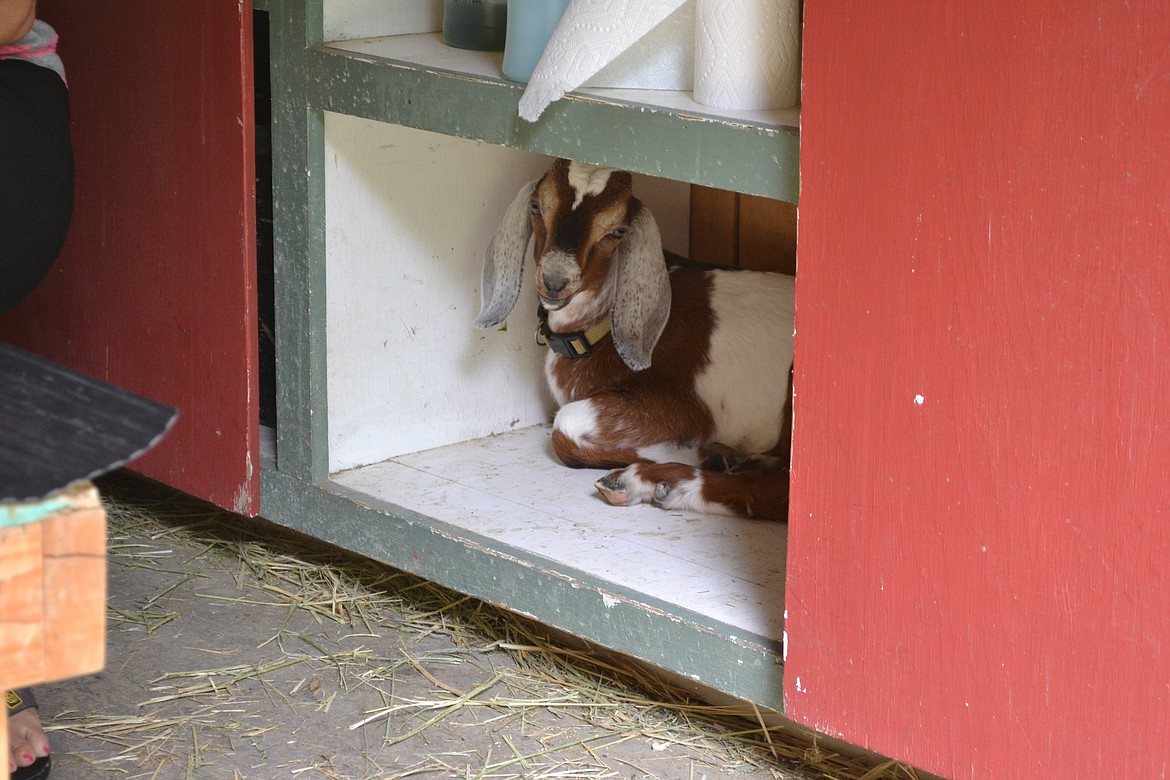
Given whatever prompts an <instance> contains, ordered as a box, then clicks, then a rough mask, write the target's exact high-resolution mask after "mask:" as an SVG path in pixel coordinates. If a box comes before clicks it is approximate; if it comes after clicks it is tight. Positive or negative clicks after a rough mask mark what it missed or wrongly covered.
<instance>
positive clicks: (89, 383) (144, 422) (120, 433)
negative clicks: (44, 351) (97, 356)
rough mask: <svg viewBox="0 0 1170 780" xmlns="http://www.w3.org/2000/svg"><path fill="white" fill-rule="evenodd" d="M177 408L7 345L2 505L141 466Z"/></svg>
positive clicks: (0, 359) (0, 404)
mask: <svg viewBox="0 0 1170 780" xmlns="http://www.w3.org/2000/svg"><path fill="white" fill-rule="evenodd" d="M176 416H177V415H176V413H175V410H173V409H171V408H169V407H166V406H162V405H161V404H157V403H155V402H154V401H149V400H147V399H145V398H142V397H140V396H137V395H134V394H132V393H128V392H126V391H125V390H120V389H118V388H116V387H113V386H111V385H108V384H106V383H104V382H99V381H98V380H96V379H90V378H89V377H87V376H84V375H82V374H79V373H77V372H75V371H71V370H69V369H67V368H64V367H63V366H60V365H57V364H56V363H53V362H51V361H49V360H45V359H44V358H41V357H37V356H36V355H33V354H31V353H28V352H25V351H23V350H20V349H17V348H16V347H13V346H10V345H8V344H3V343H0V501H35V500H39V499H41V498H43V497H44V496H45V495H46V494H48V493H51V492H53V491H54V490H58V489H60V488H63V487H66V486H68V485H70V484H72V483H74V482H78V481H80V480H84V479H92V478H94V477H97V476H100V475H101V474H104V473H106V472H108V471H111V470H113V469H116V468H118V467H119V466H122V465H124V464H125V463H127V462H129V461H131V460H134V459H135V458H137V457H138V456H139V455H142V454H143V453H144V452H146V451H147V450H149V449H150V448H151V447H153V446H154V445H155V444H156V443H158V441H159V440H160V439H161V438H162V437H163V435H164V434H165V433H166V432H167V431H168V430H169V429H170V427H171V425H173V424H174V421H175V417H176Z"/></svg>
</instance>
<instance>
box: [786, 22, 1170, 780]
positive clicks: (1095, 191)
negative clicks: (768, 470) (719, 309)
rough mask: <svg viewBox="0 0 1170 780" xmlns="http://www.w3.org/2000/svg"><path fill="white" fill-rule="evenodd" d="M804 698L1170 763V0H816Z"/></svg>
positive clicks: (1000, 779) (801, 522) (841, 723)
mask: <svg viewBox="0 0 1170 780" xmlns="http://www.w3.org/2000/svg"><path fill="white" fill-rule="evenodd" d="M805 15H806V20H805V21H806V27H805V39H804V53H805V63H804V76H803V77H804V103H803V112H802V135H801V142H802V155H801V156H802V163H801V165H802V171H801V172H802V191H801V204H800V205H801V208H800V233H799V269H800V270H799V284H798V289H797V337H796V338H797V344H796V349H797V369H796V376H795V389H796V394H797V397H796V405H795V417H796V429H795V440H794V448H795V449H794V457H793V497H792V512H791V524H790V548H789V549H790V551H791V552H790V555H789V562H788V566H789V584H788V605H787V606H788V626H787V628H788V634H789V651H788V663H787V665H786V670H785V687H786V698H787V705H788V711H789V714H790V715H791V716H792V717H794V718H795V719H797V720H799V721H803V722H805V723H807V724H809V725H810V726H813V727H816V728H818V729H821V730H823V731H826V732H829V733H832V734H836V735H841V736H843V737H845V738H846V739H848V740H851V741H853V742H856V743H859V744H862V745H865V746H868V747H870V748H873V749H876V750H879V751H881V752H884V753H887V754H890V755H892V756H895V757H898V758H901V759H905V760H908V761H910V762H912V763H914V764H917V765H920V766H922V767H924V768H926V769H929V770H932V771H935V772H939V773H942V774H944V775H947V776H951V777H964V778H965V777H980V778H996V779H997V780H1006V779H1007V778H1055V777H1060V778H1093V779H1094V780H1095V779H1096V778H1100V777H1163V776H1166V773H1167V768H1168V765H1170V740H1168V739H1167V735H1168V734H1170V574H1168V571H1170V567H1168V565H1167V561H1170V478H1168V475H1170V299H1168V291H1170V257H1168V254H1170V4H1165V3H1160V2H1153V1H1152V0H1150V1H1147V2H1141V1H1140V0H1139V2H1130V3H1119V2H1112V0H1102V1H1101V2H1083V3H1061V2H1035V3H1023V4H1011V5H1004V4H1003V3H998V2H991V0H941V1H940V2H935V3H920V2H912V1H911V0H902V1H901V2H884V3H874V2H870V1H869V0H847V1H834V2H823V1H821V0H807V2H806V4H805Z"/></svg>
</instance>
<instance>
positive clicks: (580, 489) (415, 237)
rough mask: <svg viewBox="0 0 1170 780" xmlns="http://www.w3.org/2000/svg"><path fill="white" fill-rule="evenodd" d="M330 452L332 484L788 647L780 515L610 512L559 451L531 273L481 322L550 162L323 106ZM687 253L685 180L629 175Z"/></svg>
mask: <svg viewBox="0 0 1170 780" xmlns="http://www.w3.org/2000/svg"><path fill="white" fill-rule="evenodd" d="M325 138H326V145H325V162H326V165H325V172H326V176H325V181H326V185H325V190H326V258H327V262H326V268H327V276H326V287H327V314H326V321H327V364H328V398H329V404H328V409H329V463H330V472H331V479H332V480H333V482H334V483H336V484H338V485H341V486H344V487H346V488H349V489H352V490H354V491H357V492H358V493H359V494H361V495H365V496H368V497H370V498H371V499H373V500H375V501H380V502H385V503H386V504H393V505H396V506H402V507H405V508H407V509H409V510H411V511H413V512H417V513H419V514H420V515H425V516H427V517H433V518H436V519H438V520H442V521H443V522H446V523H449V524H451V525H452V526H455V527H458V528H460V529H465V530H467V531H470V532H472V533H474V534H477V535H479V536H481V537H485V538H488V539H493V540H497V541H498V542H501V543H503V544H505V545H508V546H509V547H512V548H515V549H517V550H520V551H523V552H524V553H526V554H529V555H533V556H536V557H537V558H538V559H545V560H552V561H557V562H560V563H562V564H564V565H567V566H571V567H573V568H575V569H579V570H583V571H587V572H590V573H591V574H593V575H595V576H598V577H600V578H602V579H603V580H605V581H608V582H611V583H613V585H614V586H616V587H618V588H620V589H621V590H623V591H627V592H634V593H641V594H644V595H645V596H647V597H649V598H650V599H652V600H653V599H657V600H660V601H661V602H663V603H664V604H677V605H683V606H684V607H685V608H686V609H687V610H689V611H693V612H695V613H697V614H700V615H703V616H705V617H706V618H710V619H714V620H717V621H719V622H721V623H724V624H727V625H729V626H731V627H734V628H735V629H737V630H742V631H743V632H744V634H745V635H746V636H756V637H763V638H769V639H771V640H779V639H780V637H781V634H782V626H783V616H782V609H783V602H784V598H783V593H784V577H783V568H784V560H785V549H784V541H785V533H784V528H783V526H781V525H777V524H771V523H759V522H752V521H746V520H733V519H727V518H688V517H681V516H678V515H672V514H669V513H666V512H663V511H661V510H659V509H655V508H651V507H634V508H630V509H625V508H615V507H611V506H609V505H608V504H606V503H604V502H603V501H602V500H601V499H600V498H599V497H598V496H597V494H596V491H595V490H594V488H593V482H594V481H595V480H596V479H597V478H598V477H599V476H600V475H601V474H602V473H603V472H599V471H591V470H578V469H569V468H566V467H564V466H562V465H561V464H560V463H559V462H557V461H556V459H555V458H554V456H553V455H552V453H551V450H550V447H549V428H548V423H549V422H550V421H551V418H552V414H553V412H554V411H555V408H554V406H553V404H552V401H551V399H550V397H549V395H548V392H547V389H546V387H545V382H544V372H543V362H544V358H545V354H546V350H545V348H543V347H539V346H537V345H536V344H535V341H534V338H533V331H534V329H535V326H536V316H535V312H536V299H535V295H534V294H533V291H532V284H531V278H530V277H531V266H529V268H528V270H527V272H526V276H525V286H524V292H523V294H522V296H521V300H520V302H519V303H518V304H517V307H516V310H515V311H514V313H513V315H512V316H511V317H510V318H509V320H508V322H507V328H506V330H496V331H489V332H483V331H478V330H476V329H475V328H474V327H473V326H472V324H471V323H472V320H473V319H474V317H475V315H476V314H477V313H478V311H479V304H480V292H479V289H480V276H481V267H482V262H483V253H484V250H485V249H486V247H487V243H488V241H489V239H490V237H491V235H492V233H493V232H494V231H495V229H496V227H497V225H498V224H499V220H500V218H501V216H502V215H503V213H504V210H505V209H506V207H507V205H508V204H509V203H510V202H511V200H512V199H513V197H514V196H515V193H516V192H517V191H518V190H519V189H520V187H521V186H522V185H523V184H524V183H525V182H527V181H530V180H531V179H533V178H536V177H537V176H539V175H540V174H541V173H542V172H543V171H544V170H545V168H546V167H547V166H548V164H549V159H548V158H547V157H543V156H541V155H538V154H533V153H529V152H521V151H516V150H512V149H507V148H504V147H499V146H493V145H490V144H485V143H481V142H476V141H467V140H462V139H459V138H455V137H451V136H446V135H440V134H436V133H431V132H427V131H422V130H415V129H411V128H406V127H401V126H396V125H391V124H387V123H380V122H373V121H369V120H365V119H360V118H352V117H346V116H341V115H335V114H326V119H325ZM634 186H635V192H636V193H637V194H638V196H639V197H640V198H641V199H642V200H643V202H644V203H645V204H646V205H647V206H648V207H649V208H650V210H651V211H652V212H653V213H654V214H655V217H656V218H657V220H658V222H659V225H660V228H661V230H662V232H663V238H664V244H665V246H666V248H667V249H669V250H670V251H672V252H676V253H678V254H681V255H686V254H687V235H688V220H689V208H688V207H689V201H688V199H689V187H688V186H687V185H686V184H682V183H679V182H674V181H668V180H664V179H656V178H653V177H649V176H644V175H638V176H636V177H635V185H634Z"/></svg>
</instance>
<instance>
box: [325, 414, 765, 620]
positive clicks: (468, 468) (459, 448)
mask: <svg viewBox="0 0 1170 780" xmlns="http://www.w3.org/2000/svg"><path fill="white" fill-rule="evenodd" d="M549 440H550V428H549V427H547V426H535V427H531V428H525V429H522V430H518V431H514V432H510V433H505V434H501V435H497V436H491V437H487V438H483V439H477V440H474V441H468V442H462V443H459V444H455V445H451V446H447V447H441V448H438V449H433V450H427V451H424V452H419V453H415V454H411V455H404V456H401V457H397V458H393V459H391V460H387V461H383V462H381V463H377V464H373V465H369V466H363V467H360V468H355V469H351V470H348V471H344V472H340V473H337V474H334V475H332V477H331V481H332V482H333V483H335V484H339V485H342V486H344V487H346V488H349V489H351V490H354V491H356V492H358V493H361V494H365V495H368V496H370V497H372V498H374V499H377V500H379V501H384V502H387V503H392V504H396V505H399V506H403V507H406V508H408V509H410V510H412V511H415V512H418V513H419V514H422V515H426V516H429V517H433V518H435V519H437V520H441V521H443V522H445V523H448V524H450V525H452V526H456V527H458V528H462V529H466V530H467V531H470V532H472V533H474V534H477V535H479V536H482V537H486V538H489V539H494V540H497V541H499V542H501V543H502V544H505V545H508V546H510V547H512V548H516V549H519V550H523V551H525V552H527V553H529V554H531V555H533V556H539V557H541V558H544V559H547V560H551V561H554V562H557V563H560V564H563V565H565V566H567V567H571V568H573V569H576V570H581V571H586V572H588V573H590V574H592V575H593V576H595V577H597V578H599V579H601V580H604V581H607V582H610V583H612V584H613V585H614V586H615V587H616V588H618V589H619V590H620V591H621V592H624V593H628V594H635V595H643V596H649V597H650V598H652V599H655V600H657V601H661V602H664V603H667V604H672V605H678V606H680V607H682V608H683V609H685V610H688V611H690V612H694V613H697V614H699V615H702V616H705V617H708V618H711V619H712V620H714V621H718V622H720V623H724V624H727V625H728V626H731V627H733V628H736V629H739V630H742V631H743V632H745V634H746V635H754V636H756V637H759V638H763V639H770V640H774V641H779V640H780V639H781V637H782V635H783V614H784V572H785V559H786V542H787V526H785V525H784V524H778V523H766V522H759V521H750V520H740V519H734V518H726V517H685V516H682V515H679V514H674V513H669V512H666V511H663V510H661V509H657V508H654V507H650V506H638V507H630V508H619V507H613V506H610V505H608V504H606V503H605V502H604V501H603V500H602V499H601V498H600V497H599V495H598V494H597V492H596V491H595V490H594V488H593V482H594V481H595V480H596V479H597V478H598V477H599V476H601V475H602V474H604V473H605V472H603V471H591V470H585V469H570V468H566V467H565V466H563V465H561V464H560V463H558V462H557V461H556V460H555V458H554V457H553V455H552V453H551V449H550V445H549Z"/></svg>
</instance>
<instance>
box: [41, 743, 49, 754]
mask: <svg viewBox="0 0 1170 780" xmlns="http://www.w3.org/2000/svg"><path fill="white" fill-rule="evenodd" d="M41 755H42V756H47V755H49V746H48V745H45V746H44V747H43V748H41Z"/></svg>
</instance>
